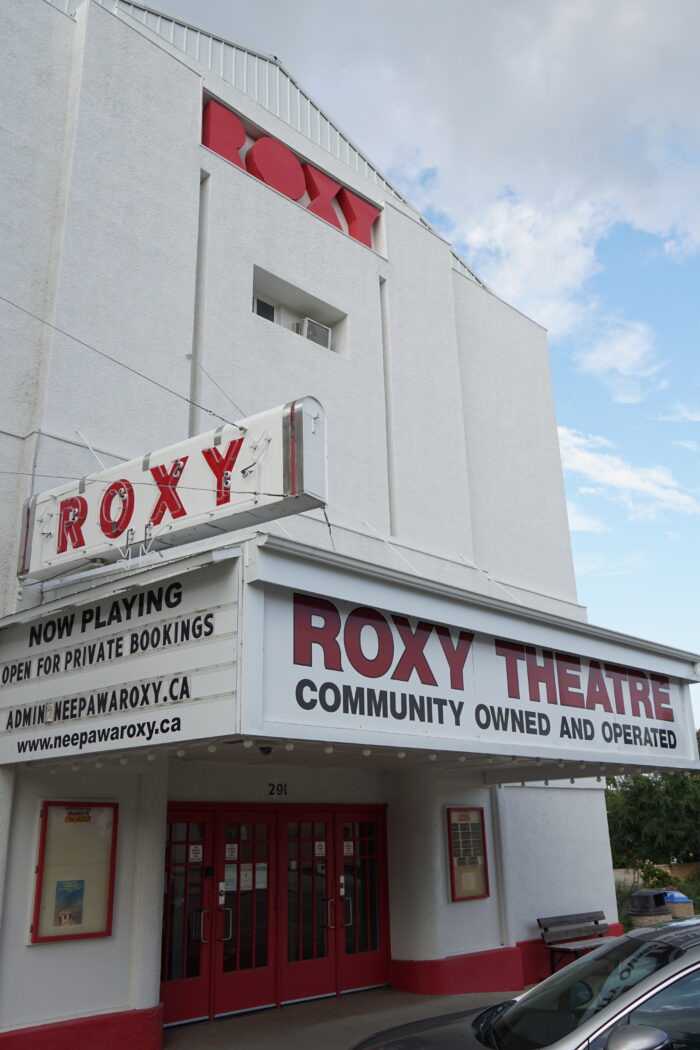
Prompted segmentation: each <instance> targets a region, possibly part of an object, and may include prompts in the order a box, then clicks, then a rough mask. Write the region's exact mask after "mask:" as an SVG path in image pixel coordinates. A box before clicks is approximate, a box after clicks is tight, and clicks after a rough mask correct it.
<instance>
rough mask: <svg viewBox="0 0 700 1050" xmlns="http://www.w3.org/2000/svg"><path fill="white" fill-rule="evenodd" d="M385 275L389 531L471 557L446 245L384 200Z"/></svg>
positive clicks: (464, 461) (460, 406)
mask: <svg viewBox="0 0 700 1050" xmlns="http://www.w3.org/2000/svg"><path fill="white" fill-rule="evenodd" d="M384 221H385V224H386V243H387V252H388V256H389V263H390V268H389V269H388V270H387V278H386V300H387V313H388V331H389V340H388V341H389V346H388V348H387V352H388V354H389V356H390V358H391V377H392V378H391V404H392V415H393V421H394V449H395V472H394V483H395V506H396V521H395V522H394V534H395V535H396V536H398V537H399V538H400V539H401V540H403V541H408V542H413V543H417V544H419V545H424V546H426V547H428V548H430V549H433V550H436V549H437V550H446V551H450V552H451V553H460V554H464V555H465V556H466V557H467V558H470V557H471V551H472V540H471V530H470V526H469V500H470V493H469V490H468V485H467V470H466V450H465V445H464V436H463V432H462V428H461V419H462V411H463V410H462V403H461V397H460V385H459V364H458V356H457V333H456V330H455V319H454V306H453V301H452V289H451V281H450V273H451V266H452V262H451V258H452V256H451V250H450V248H449V246H448V245H447V244H446V243H445V242H444V241H442V240H441V239H440V238H439V237H437V236H435V234H432V233H430V232H429V231H428V230H426V229H425V227H423V226H421V225H420V224H419V223H417V222H415V221H414V220H413V219H411V218H408V217H406V216H405V215H404V214H402V213H401V212H400V211H398V210H397V209H395V208H393V207H392V206H390V205H387V207H386V211H385V215H384Z"/></svg>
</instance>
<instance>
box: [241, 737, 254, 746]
mask: <svg viewBox="0 0 700 1050" xmlns="http://www.w3.org/2000/svg"><path fill="white" fill-rule="evenodd" d="M252 746H253V741H252V740H248V739H246V740H244V741H243V747H245V748H251V747H252Z"/></svg>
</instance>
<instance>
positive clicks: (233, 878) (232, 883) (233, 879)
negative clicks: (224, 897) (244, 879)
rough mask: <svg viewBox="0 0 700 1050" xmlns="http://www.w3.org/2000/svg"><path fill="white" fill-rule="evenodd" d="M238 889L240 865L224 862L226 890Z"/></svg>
mask: <svg viewBox="0 0 700 1050" xmlns="http://www.w3.org/2000/svg"><path fill="white" fill-rule="evenodd" d="M237 889H238V865H237V864H224V891H225V892H226V893H235V892H236V890H237Z"/></svg>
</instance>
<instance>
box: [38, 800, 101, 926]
mask: <svg viewBox="0 0 700 1050" xmlns="http://www.w3.org/2000/svg"><path fill="white" fill-rule="evenodd" d="M118 809H119V807H118V805H117V803H116V802H44V804H43V806H42V809H41V834H40V838H39V861H38V865H37V878H36V888H35V895H34V915H33V921H32V925H31V940H32V943H37V942H39V941H63V940H67V939H76V938H79V937H109V935H110V934H111V932H112V909H113V904H114V867H115V859H116V844H117V814H118Z"/></svg>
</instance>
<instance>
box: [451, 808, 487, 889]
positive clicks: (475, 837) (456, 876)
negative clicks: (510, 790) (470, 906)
mask: <svg viewBox="0 0 700 1050" xmlns="http://www.w3.org/2000/svg"><path fill="white" fill-rule="evenodd" d="M446 813H447V849H448V856H449V867H450V896H451V900H453V901H467V900H475V899H477V898H480V897H488V896H489V874H488V865H487V862H486V837H485V835H484V811H483V809H482V808H481V807H479V806H469V807H463V806H461V807H459V808H457V807H448V808H447V811H446Z"/></svg>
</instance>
